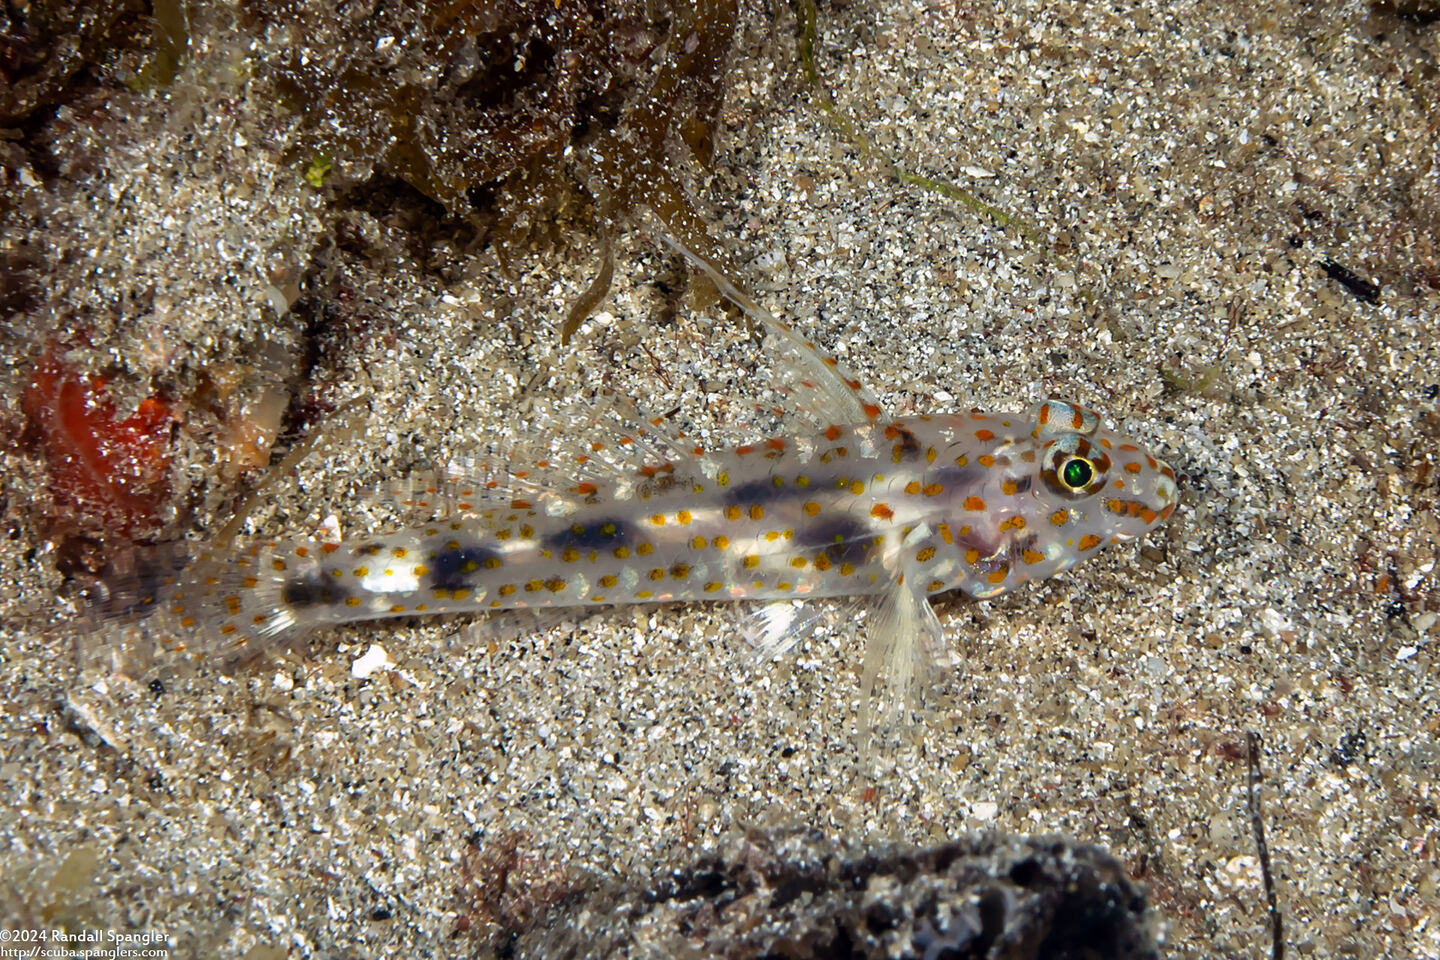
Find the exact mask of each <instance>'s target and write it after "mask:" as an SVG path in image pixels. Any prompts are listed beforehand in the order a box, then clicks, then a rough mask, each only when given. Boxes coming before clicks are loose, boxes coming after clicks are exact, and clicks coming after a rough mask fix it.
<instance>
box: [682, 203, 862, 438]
mask: <svg viewBox="0 0 1440 960" xmlns="http://www.w3.org/2000/svg"><path fill="white" fill-rule="evenodd" d="M660 235H661V237H662V239H663V240H664V241H665V243H666V244H667V245H668V246H670V247H671V248H672V249H674V250H675V251H676V252H678V253H680V254H681V255H682V256H683V257H685V259H686V260H688V261H689V262H690V263H692V264H693V265H694V266H696V267H697V268H698V269H699V270H701V271H702V272H703V273H705V275H706V276H708V277H709V278H710V280H711V282H712V283H714V284H715V287H716V289H717V290H719V291H720V293H721V295H723V296H724V297H725V298H726V299H727V300H729V301H730V302H731V303H734V304H735V305H736V306H737V307H739V308H740V309H741V310H743V311H744V312H745V314H746V315H747V316H749V317H750V319H751V320H753V321H754V322H755V323H756V324H757V325H758V326H759V327H760V328H761V329H762V330H763V331H764V332H765V350H766V352H767V353H768V354H769V355H770V356H771V357H773V358H774V360H775V367H776V382H775V384H774V385H773V389H775V390H776V391H777V392H778V393H781V394H783V395H784V396H785V397H786V398H787V400H788V403H789V405H790V406H791V407H793V409H794V411H795V412H796V413H799V414H803V415H804V416H805V417H807V418H808V419H809V420H810V423H811V424H812V425H814V426H818V427H820V428H821V429H822V430H823V429H824V428H825V427H828V426H830V425H832V424H859V423H873V422H875V421H877V420H879V419H880V418H881V412H882V411H881V409H880V404H879V403H878V402H877V401H876V399H875V396H874V394H873V393H871V391H870V390H869V389H868V388H866V387H865V386H864V384H862V383H861V382H860V379H859V378H858V377H856V376H855V375H854V374H853V373H851V372H850V371H849V370H848V369H846V368H845V367H844V366H843V365H842V364H841V363H840V361H839V360H837V359H836V358H835V357H833V356H830V355H829V354H827V353H824V352H823V351H822V350H820V348H819V347H817V346H816V345H815V344H814V343H813V342H812V341H810V340H808V339H806V338H805V337H804V336H803V335H802V334H801V333H799V332H798V331H797V330H795V328H794V327H792V326H790V325H789V324H787V323H785V322H783V321H781V320H780V319H778V318H777V317H776V316H775V315H774V314H772V313H771V312H770V311H769V310H767V309H765V307H763V306H762V305H761V304H760V303H759V302H758V301H757V300H755V299H754V298H753V297H751V296H750V295H749V294H748V293H746V292H745V291H744V290H742V289H741V288H740V286H739V284H737V283H736V282H735V281H734V280H732V279H731V278H730V277H729V276H728V275H727V274H726V273H725V271H724V269H723V268H722V266H721V265H720V264H718V263H716V262H714V261H713V259H712V258H710V257H708V256H706V255H704V254H702V253H700V252H698V251H696V250H693V249H691V248H690V247H688V246H686V245H685V244H684V243H682V242H681V241H680V240H678V239H677V238H676V237H675V236H674V235H673V234H671V233H669V232H666V231H662V232H661V234H660Z"/></svg>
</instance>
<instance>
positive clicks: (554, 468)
mask: <svg viewBox="0 0 1440 960" xmlns="http://www.w3.org/2000/svg"><path fill="white" fill-rule="evenodd" d="M521 428H522V433H521V434H520V435H519V436H518V437H517V438H516V439H514V440H510V441H499V442H496V443H494V444H491V445H490V446H489V447H488V448H487V449H486V450H484V451H481V452H472V453H464V454H461V455H458V456H455V457H452V458H451V459H450V460H449V461H447V462H446V463H444V464H442V465H438V466H435V467H431V468H428V469H425V470H421V471H418V472H416V473H414V474H412V475H411V476H409V477H407V478H405V479H403V480H401V481H399V482H397V483H395V484H394V485H392V487H391V489H390V498H391V502H392V504H393V505H394V506H395V507H397V508H398V510H399V512H400V513H401V515H402V517H408V518H410V519H413V520H416V521H424V520H428V519H431V518H433V517H441V516H447V517H448V516H464V515H482V514H484V513H485V512H487V511H491V510H495V509H501V508H510V507H517V508H522V509H530V508H536V509H540V510H543V511H544V512H546V513H547V514H550V515H552V516H560V515H568V514H570V513H573V512H574V511H575V510H577V509H579V508H580V506H581V505H583V504H586V503H593V502H595V501H596V500H597V499H601V498H604V499H612V500H626V499H630V498H631V497H633V496H635V495H636V494H637V493H638V492H640V491H643V490H646V489H656V488H661V487H665V486H668V485H670V484H674V483H680V482H686V481H689V482H693V481H694V480H695V479H696V478H697V477H698V476H699V474H700V472H701V464H700V459H699V458H700V457H701V455H702V454H703V451H702V450H700V449H699V448H697V447H696V446H695V444H694V443H692V442H691V441H690V440H689V438H687V437H686V436H685V435H684V434H683V433H681V432H679V431H678V430H675V429H673V428H671V426H670V424H669V422H668V421H666V420H665V419H664V418H663V417H655V416H649V417H647V416H646V415H644V414H643V413H642V412H641V411H640V410H638V409H637V408H636V407H635V406H634V405H633V404H631V403H630V401H629V400H627V399H625V398H623V397H619V396H617V395H615V394H614V393H611V392H608V391H597V392H595V393H593V394H591V395H589V396H587V397H585V398H583V399H582V400H577V401H571V402H570V403H568V404H566V405H565V406H563V407H561V408H558V409H554V410H550V409H543V408H542V409H540V410H538V411H536V412H535V413H533V414H532V417H531V419H530V420H529V421H527V422H526V423H524V424H522V425H521Z"/></svg>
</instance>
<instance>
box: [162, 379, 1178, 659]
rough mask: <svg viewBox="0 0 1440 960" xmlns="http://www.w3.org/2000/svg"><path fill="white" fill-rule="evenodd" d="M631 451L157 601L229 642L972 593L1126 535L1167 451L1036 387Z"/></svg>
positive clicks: (268, 557)
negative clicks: (1032, 394)
mask: <svg viewBox="0 0 1440 960" xmlns="http://www.w3.org/2000/svg"><path fill="white" fill-rule="evenodd" d="M640 469H641V471H643V472H642V473H641V474H640V475H639V478H638V482H637V483H635V484H634V485H633V488H632V489H630V490H628V491H626V492H625V493H624V495H623V497H621V496H612V495H610V494H611V493H612V492H613V491H606V490H605V489H604V488H603V487H601V485H600V484H598V483H596V482H594V481H580V482H579V483H576V484H575V485H574V487H572V488H571V490H570V491H568V492H569V493H572V494H573V495H574V500H573V503H572V504H571V505H569V506H570V508H569V509H562V510H559V511H557V512H556V513H555V514H553V515H551V514H550V513H548V512H547V510H546V509H545V507H544V505H543V504H542V502H541V499H542V498H543V497H544V493H541V494H540V496H538V497H535V499H533V500H532V499H524V496H525V494H524V493H523V492H521V491H517V490H515V489H513V488H507V492H506V494H505V497H506V499H505V500H504V502H497V501H495V500H494V498H493V491H494V490H495V489H498V487H492V488H491V490H490V491H487V490H485V489H484V484H481V483H477V484H474V485H473V488H467V486H466V484H465V482H464V481H459V482H457V483H455V484H454V486H455V489H454V490H453V491H452V492H450V494H449V495H450V496H451V497H453V498H456V499H457V500H458V501H459V502H460V503H462V504H463V506H462V507H461V508H460V512H461V515H456V516H452V517H450V518H447V519H445V520H443V521H442V520H437V521H435V522H433V523H429V524H426V525H423V526H417V527H412V528H407V529H403V530H399V531H395V532H393V533H388V534H385V535H381V536H367V537H363V538H362V539H361V540H359V541H358V542H356V543H354V544H334V543H322V542H319V541H316V540H313V539H309V538H305V539H298V540H292V541H277V542H273V543H266V544H264V545H263V546H260V547H257V548H255V549H252V550H251V551H249V552H242V553H240V554H238V555H237V556H236V557H235V558H234V564H235V565H236V567H237V569H236V571H235V572H233V573H230V572H227V573H226V574H224V575H222V576H219V577H212V578H211V579H214V580H216V582H215V583H213V584H208V587H209V588H210V589H207V590H204V591H199V592H195V591H192V593H191V596H190V597H188V598H187V597H185V596H183V595H182V596H180V597H179V598H177V601H176V603H175V604H174V605H173V606H172V608H170V610H169V612H171V613H173V614H175V615H177V616H180V617H181V618H182V619H181V621H180V622H181V624H182V625H183V626H185V627H193V626H197V625H199V623H200V622H201V621H202V620H203V622H204V623H205V628H206V629H207V630H209V631H214V632H217V633H218V634H219V635H220V636H222V637H233V638H234V642H235V643H236V644H241V645H243V644H245V643H249V642H251V641H253V640H254V639H256V638H265V637H270V636H274V635H276V634H277V633H280V632H283V631H287V630H290V629H292V628H295V627H300V628H308V627H314V626H322V625H326V624H332V623H341V622H345V621H349V620H368V619H375V618H380V617H390V616H414V615H415V614H426V613H458V612H473V611H486V610H501V609H513V608H526V607H547V606H574V605H580V604H621V603H640V602H660V601H690V600H718V599H729V600H782V599H784V600H788V599H795V598H804V597H833V596H845V595H852V594H875V593H881V592H884V591H886V590H889V589H892V588H893V587H894V583H893V581H895V580H897V579H902V578H903V579H904V580H905V581H906V582H905V583H904V586H905V588H906V589H910V590H913V591H915V592H917V593H919V594H922V595H924V594H932V593H939V592H941V591H946V590H955V589H959V590H962V591H964V592H965V593H967V594H969V595H970V596H972V597H991V596H995V595H997V594H1001V593H1004V592H1006V591H1008V590H1011V589H1014V588H1015V587H1018V586H1020V585H1021V584H1023V583H1026V582H1027V581H1029V580H1034V579H1038V578H1042V577H1048V576H1051V575H1052V574H1055V573H1058V572H1060V571H1062V570H1065V569H1067V568H1068V567H1070V566H1073V565H1074V564H1075V563H1077V562H1079V561H1080V560H1082V559H1084V558H1085V557H1087V556H1089V555H1091V554H1093V553H1094V552H1096V551H1098V550H1099V549H1100V548H1101V547H1102V546H1103V545H1105V544H1107V543H1115V542H1120V541H1124V540H1129V539H1131V538H1133V537H1135V536H1137V535H1139V534H1141V533H1144V532H1145V531H1146V530H1148V529H1149V528H1150V527H1151V526H1152V525H1154V524H1155V523H1157V522H1159V521H1160V520H1163V519H1164V518H1165V517H1168V516H1169V514H1170V511H1171V510H1172V509H1173V505H1174V495H1175V486H1174V481H1173V473H1172V472H1171V471H1170V468H1169V467H1167V466H1165V465H1164V464H1162V463H1160V462H1159V461H1157V460H1155V459H1154V458H1153V457H1151V456H1150V455H1149V454H1147V453H1146V452H1145V451H1143V450H1141V449H1140V448H1139V447H1138V446H1136V445H1135V444H1133V443H1131V442H1129V441H1128V440H1126V439H1124V438H1122V437H1119V436H1117V435H1115V434H1113V433H1111V432H1110V431H1108V430H1105V429H1103V428H1102V427H1100V426H1099V424H1098V421H1097V419H1096V418H1095V416H1094V414H1091V413H1089V412H1087V411H1084V410H1082V409H1080V408H1078V407H1075V406H1071V405H1068V404H1062V403H1059V402H1058V401H1049V402H1046V403H1043V404H1040V405H1039V406H1038V407H1037V408H1036V409H1035V410H1034V411H1032V412H1031V414H1029V415H1028V416H1026V415H1019V414H1014V415H1011V414H978V413H977V414H965V415H960V416H940V417H930V416H922V417H911V418H906V419H902V420H896V421H892V422H887V423H883V424H882V423H864V424H850V425H839V424H836V425H833V426H831V427H829V428H828V429H827V431H826V432H824V433H821V434H818V435H814V436H801V437H791V438H784V439H780V438H772V439H769V440H764V441H761V442H759V443H757V444H754V445H744V446H739V447H735V448H733V449H730V450H725V451H719V452H716V453H714V454H705V455H701V456H697V457H696V458H695V459H694V460H692V461H690V462H680V463H677V462H675V461H673V460H669V461H664V462H661V463H657V464H649V465H646V466H645V467H642V468H640ZM526 472H527V473H528V471H526ZM436 492H437V493H439V492H440V491H438V490H437V491H436ZM529 495H531V496H534V494H533V493H532V494H529ZM422 496H423V494H422ZM472 500H473V502H471V501H472ZM213 561H214V558H211V562H212V563H213ZM240 571H246V572H245V573H244V574H241V573H240ZM191 586H192V588H193V587H203V586H207V584H205V583H200V584H192V585H191ZM192 608H193V609H192ZM187 615H189V616H187ZM192 621H193V622H192Z"/></svg>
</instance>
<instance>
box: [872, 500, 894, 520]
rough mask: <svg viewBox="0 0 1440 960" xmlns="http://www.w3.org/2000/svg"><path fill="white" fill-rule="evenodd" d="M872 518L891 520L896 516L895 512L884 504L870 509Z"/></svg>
mask: <svg viewBox="0 0 1440 960" xmlns="http://www.w3.org/2000/svg"><path fill="white" fill-rule="evenodd" d="M870 516H872V517H875V518H876V519H879V520H889V519H891V518H893V517H894V516H895V511H894V510H891V509H890V507H889V506H887V505H886V504H883V503H877V504H875V506H873V507H871V508H870Z"/></svg>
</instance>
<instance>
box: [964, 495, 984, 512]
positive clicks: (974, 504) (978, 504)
mask: <svg viewBox="0 0 1440 960" xmlns="http://www.w3.org/2000/svg"><path fill="white" fill-rule="evenodd" d="M965 509H966V510H976V511H979V510H984V509H985V501H984V500H981V499H980V498H979V497H966V498H965Z"/></svg>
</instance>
